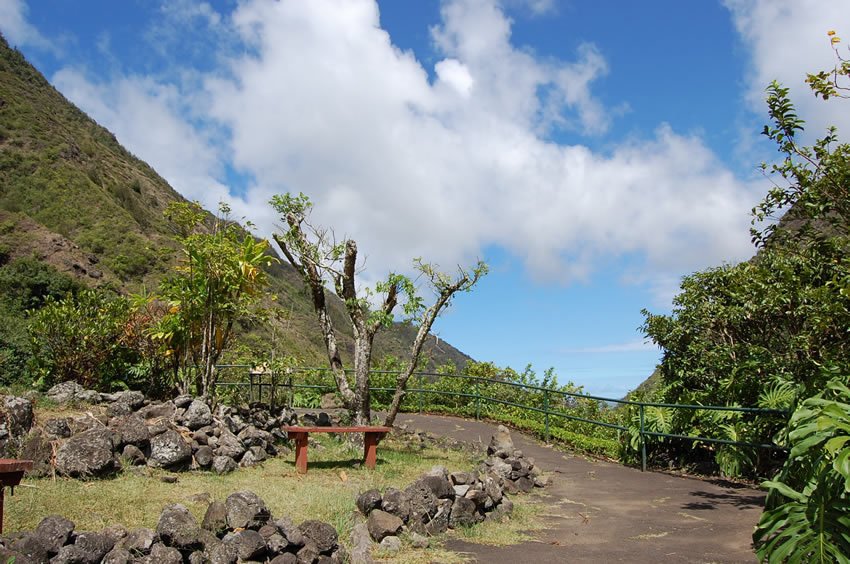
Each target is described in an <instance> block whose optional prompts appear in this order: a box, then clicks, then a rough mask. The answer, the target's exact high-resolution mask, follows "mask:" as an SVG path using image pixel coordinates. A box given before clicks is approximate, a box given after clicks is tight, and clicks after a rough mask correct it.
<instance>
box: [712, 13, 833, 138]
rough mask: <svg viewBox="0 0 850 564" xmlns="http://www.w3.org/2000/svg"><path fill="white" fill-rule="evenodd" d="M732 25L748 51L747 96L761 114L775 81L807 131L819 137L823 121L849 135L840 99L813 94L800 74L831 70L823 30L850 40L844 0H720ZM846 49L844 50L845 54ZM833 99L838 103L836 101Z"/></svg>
mask: <svg viewBox="0 0 850 564" xmlns="http://www.w3.org/2000/svg"><path fill="white" fill-rule="evenodd" d="M725 3H726V6H727V7H728V8H729V10H730V11H731V13H732V18H733V21H734V23H735V27H736V28H737V30H738V33H739V34H740V35H741V38H742V40H743V42H744V44H745V46H746V47H747V50H748V51H749V53H750V55H751V65H750V67H751V68H750V73H749V74H748V79H747V92H746V94H747V100H748V101H749V103H750V105H751V107H752V108H753V109H754V110H755V111H757V112H759V113H760V114H762V115H763V114H764V113H765V105H764V99H765V88H766V87H767V85H768V84H769V83H770V82H771V81H773V80H778V81H779V82H781V83H783V84H784V85H785V86H786V87H788V88H790V89H791V97H792V100H793V102H794V104H795V105H796V106H797V108H798V113H799V114H800V117H802V118H803V119H805V120H806V121H807V122H808V125H807V132H808V133H809V134H810V135H811V136H818V137H820V136H822V135H823V133H824V131H825V128H826V127H827V126H828V125H836V126H838V127H839V130H840V131H839V133H840V132H842V131H843V132H844V134H845V136H844V138H845V139H846V138H850V137H848V136H850V113H848V112H847V111H846V110H845V109H843V108H842V107H841V106H840V101H836V100H832V101H830V102H823V101H821V100H818V99H815V97H814V95H813V94H812V93H811V91H810V90H809V87H808V86H807V85H806V84H805V78H806V73H811V72H817V71H820V70H827V69H831V68H832V67H833V66H834V64H835V53H834V52H833V51H832V49H831V48H830V44H829V38H828V37H827V35H826V32H827V31H829V30H835V31H837V32H838V35H839V36H844V37H846V38H847V39H850V2H846V1H841V2H823V1H820V0H725ZM846 54H847V53H846V52H845V55H846ZM836 103H838V104H839V105H838V106H837V105H836Z"/></svg>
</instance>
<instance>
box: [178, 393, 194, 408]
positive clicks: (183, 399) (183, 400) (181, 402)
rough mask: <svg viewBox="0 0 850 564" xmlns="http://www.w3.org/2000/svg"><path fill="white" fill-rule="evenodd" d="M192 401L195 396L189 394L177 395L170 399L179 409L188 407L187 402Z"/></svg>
mask: <svg viewBox="0 0 850 564" xmlns="http://www.w3.org/2000/svg"><path fill="white" fill-rule="evenodd" d="M193 401H195V398H193V397H192V396H190V395H189V394H183V395H180V396H177V397H176V398H174V399H173V400H172V402H173V403H174V406H175V407H178V408H180V409H185V408H187V407H189V404H191V403H192V402H193Z"/></svg>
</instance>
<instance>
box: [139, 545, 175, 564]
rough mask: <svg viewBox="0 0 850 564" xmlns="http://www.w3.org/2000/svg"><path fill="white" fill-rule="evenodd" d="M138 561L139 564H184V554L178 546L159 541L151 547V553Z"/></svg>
mask: <svg viewBox="0 0 850 564" xmlns="http://www.w3.org/2000/svg"><path fill="white" fill-rule="evenodd" d="M138 562H139V564H183V555H182V554H180V551H179V550H177V549H176V548H173V547H170V546H166V545H164V544H162V543H160V542H158V543H156V544H155V545H153V547H152V548H151V553H150V554H149V555H147V556H145V557H144V558H142V559H140V560H138Z"/></svg>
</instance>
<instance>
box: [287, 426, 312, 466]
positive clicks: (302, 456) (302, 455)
mask: <svg viewBox="0 0 850 564" xmlns="http://www.w3.org/2000/svg"><path fill="white" fill-rule="evenodd" d="M307 435H308V433H292V432H290V433H289V437H290V438H291V439H292V440H293V441H295V469H296V470H298V473H299V474H306V473H307Z"/></svg>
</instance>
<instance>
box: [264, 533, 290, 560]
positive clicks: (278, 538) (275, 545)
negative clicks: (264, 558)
mask: <svg viewBox="0 0 850 564" xmlns="http://www.w3.org/2000/svg"><path fill="white" fill-rule="evenodd" d="M266 546H267V547H268V549H269V553H270V554H271V555H275V554H281V553H283V552H284V551H285V550H286V548H287V547H288V546H289V541H287V540H286V537H285V536H283V535H282V534H280V533H273V534H272V535H271V536H269V537H268V538H266Z"/></svg>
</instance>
